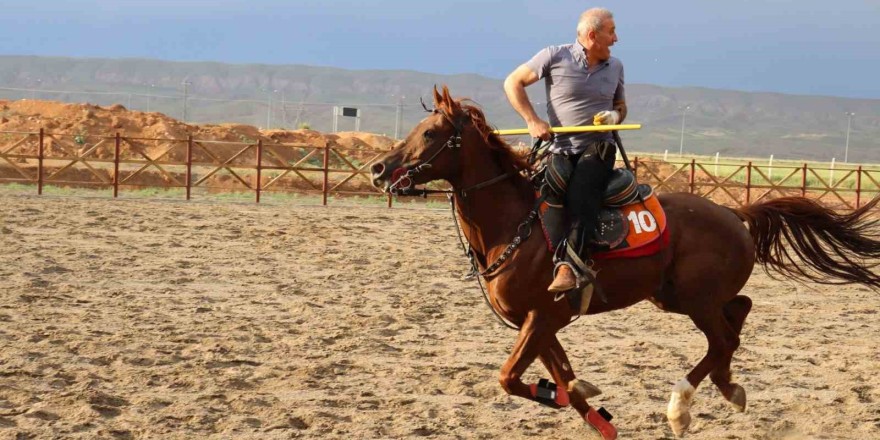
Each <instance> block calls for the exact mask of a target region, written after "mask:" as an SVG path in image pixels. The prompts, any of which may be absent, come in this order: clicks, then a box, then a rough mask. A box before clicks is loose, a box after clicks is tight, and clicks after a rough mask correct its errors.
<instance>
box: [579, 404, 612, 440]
mask: <svg viewBox="0 0 880 440" xmlns="http://www.w3.org/2000/svg"><path fill="white" fill-rule="evenodd" d="M584 420H585V421H586V422H587V423H589V424H590V426H592V427H593V429H595V430H596V431H598V432H599V434H600V435H602V439H603V440H614V439H616V438H617V428H615V427H614V425H612V424H611V422H609V421H608V420H605V417H602V415H601V414H599V412H598V411H596V409H595V408H593V407H590V409H588V410H587V414H586V415H585V416H584Z"/></svg>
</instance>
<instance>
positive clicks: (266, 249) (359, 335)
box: [0, 192, 880, 439]
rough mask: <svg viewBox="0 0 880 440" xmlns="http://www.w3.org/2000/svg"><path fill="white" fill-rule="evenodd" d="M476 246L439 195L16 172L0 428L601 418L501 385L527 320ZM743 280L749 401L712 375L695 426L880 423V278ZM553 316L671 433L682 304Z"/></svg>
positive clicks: (567, 431) (430, 427)
mask: <svg viewBox="0 0 880 440" xmlns="http://www.w3.org/2000/svg"><path fill="white" fill-rule="evenodd" d="M466 270H467V261H466V259H465V258H464V257H463V256H462V255H461V251H460V249H459V248H458V242H457V239H456V238H455V232H454V229H453V226H452V222H451V220H450V216H449V213H448V212H446V211H429V210H407V209H398V208H395V209H390V210H389V209H386V208H369V207H342V206H338V207H330V208H324V207H315V206H312V207H309V206H289V205H280V204H274V205H253V204H235V203H228V202H222V203H221V202H190V203H187V202H182V201H161V200H116V201H114V200H109V199H104V198H95V199H91V198H57V197H42V198H41V197H37V196H32V195H23V194H18V193H12V192H0V439H6V438H10V439H14V438H81V439H92V438H111V439H112V438H118V439H126V438H144V439H147V438H149V439H153V438H162V439H190V438H217V439H223V438H235V439H238V438H253V439H286V438H316V439H336V438H339V439H361V438H363V439H373V438H437V439H449V438H466V439H470V438H485V439H495V438H505V439H520V438H586V435H587V430H586V428H585V427H584V426H583V422H581V421H579V420H578V418H577V414H576V413H575V412H574V410H571V409H567V410H560V411H556V410H552V409H549V408H546V407H542V406H540V405H538V404H536V403H533V402H530V401H526V400H523V399H519V398H514V397H509V396H507V395H506V394H505V393H504V391H503V390H502V389H501V387H500V386H499V385H498V371H499V368H500V366H501V364H502V363H503V362H504V360H505V359H506V357H507V351H508V350H509V349H510V347H511V345H512V343H513V341H514V338H515V333H514V332H513V331H511V330H507V329H505V328H503V327H501V326H500V325H499V324H498V323H497V322H495V321H494V319H493V318H492V315H491V314H490V312H489V310H488V309H486V308H485V306H484V305H483V302H482V299H481V298H480V293H479V290H478V288H477V287H476V284H475V283H474V282H472V281H462V280H461V276H462V275H463V274H464V273H465V272H466ZM743 293H744V294H746V295H749V296H750V297H751V298H752V299H753V300H754V309H753V311H752V313H751V315H750V316H749V319H748V320H747V321H746V326H745V330H744V332H743V337H742V343H743V344H742V347H741V348H740V349H739V351H738V352H737V353H736V355H735V358H734V363H733V370H734V376H735V379H736V380H737V381H738V382H739V383H740V384H742V385H743V386H744V387H745V389H746V392H747V393H748V399H749V409H748V411H747V412H745V413H736V412H734V411H733V410H732V409H731V408H730V407H729V406H728V404H727V402H726V401H724V399H723V398H722V397H721V395H720V393H719V392H718V391H717V390H716V389H715V388H714V386H713V385H711V383H710V382H709V381H708V380H707V381H705V382H704V383H703V384H702V385H701V386H700V388H698V389H697V393H696V400H695V404H694V406H693V408H692V415H693V417H694V421H693V423H692V425H691V428H690V432H689V433H688V435H687V437H686V438H689V439H853V438H858V439H873V438H880V384H878V382H877V376H878V373H880V314H878V311H880V294H878V293H874V292H871V291H868V290H867V289H865V288H862V287H858V286H844V287H830V286H818V285H799V284H794V283H790V282H784V281H774V280H772V279H770V278H769V277H767V276H766V275H764V274H763V272H761V271H760V270H756V272H755V274H754V276H753V278H752V280H751V281H750V282H749V284H748V285H747V287H746V288H745V290H744V292H743ZM560 336H561V340H562V343H563V345H564V346H565V347H566V348H567V350H568V353H569V356H570V358H571V360H572V364H573V367H574V369H575V371H576V372H577V373H578V374H579V376H580V377H581V378H584V379H586V380H589V381H590V382H592V383H594V384H596V385H598V386H600V387H601V388H602V390H603V391H604V394H602V395H601V396H599V397H598V398H596V399H594V401H593V403H594V404H597V405H602V406H605V407H606V408H607V409H609V410H610V411H611V412H612V413H613V414H614V415H615V419H614V422H615V424H616V425H617V426H618V429H619V430H620V438H622V439H658V438H672V432H671V430H670V429H669V427H668V426H667V423H666V419H665V411H666V403H667V401H668V398H669V393H670V391H671V389H672V386H673V385H674V384H675V383H676V382H677V381H678V380H680V379H681V378H682V377H684V375H685V374H686V373H687V372H688V371H689V370H690V369H691V368H692V367H693V365H695V363H696V362H697V361H698V360H699V359H700V358H701V357H702V356H703V354H704V353H705V348H706V342H705V340H704V338H703V335H702V334H701V333H700V332H699V331H698V330H696V329H695V328H694V326H693V324H691V323H690V321H689V320H688V318H686V317H683V316H678V315H672V314H667V313H663V312H661V311H659V310H657V309H656V308H655V307H654V306H652V305H650V304H648V303H642V304H639V305H637V306H635V307H632V308H630V309H627V310H623V311H619V312H614V313H609V314H605V315H600V316H595V317H585V318H581V319H580V320H579V321H577V322H576V323H574V324H573V325H571V326H570V327H569V328H567V329H565V330H563V331H562V332H561V333H560ZM541 377H548V375H547V373H546V372H545V371H544V369H543V367H542V366H540V363H536V365H535V366H533V367H532V368H531V369H530V370H529V371H528V372H527V377H526V379H527V381H536V380H537V379H539V378H541Z"/></svg>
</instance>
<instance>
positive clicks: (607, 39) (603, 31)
mask: <svg viewBox="0 0 880 440" xmlns="http://www.w3.org/2000/svg"><path fill="white" fill-rule="evenodd" d="M615 42H617V28H616V27H615V26H614V19H613V18H606V19H605V20H603V21H602V27H601V28H599V30H597V31H592V32H590V43H592V44H591V47H588V48H587V50H588V51H589V52H591V53H592V55H594V56H595V57H596V58H597V59H599V60H603V61H604V60H607V59H608V58H609V57H611V46H614V43H615Z"/></svg>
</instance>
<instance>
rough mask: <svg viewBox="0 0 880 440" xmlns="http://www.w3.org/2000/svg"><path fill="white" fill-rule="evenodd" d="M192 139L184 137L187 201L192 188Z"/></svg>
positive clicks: (190, 136)
mask: <svg viewBox="0 0 880 440" xmlns="http://www.w3.org/2000/svg"><path fill="white" fill-rule="evenodd" d="M192 161H193V137H192V135H189V136H187V137H186V199H187V200H189V197H190V189H191V188H192Z"/></svg>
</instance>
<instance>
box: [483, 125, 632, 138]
mask: <svg viewBox="0 0 880 440" xmlns="http://www.w3.org/2000/svg"><path fill="white" fill-rule="evenodd" d="M641 128H642V124H621V125H578V126H572V127H550V132H551V133H586V132H589V131H614V130H639V129H641ZM494 133H495V134H497V135H499V136H512V135H517V134H529V129H528V128H511V129H507V130H495V131H494Z"/></svg>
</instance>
